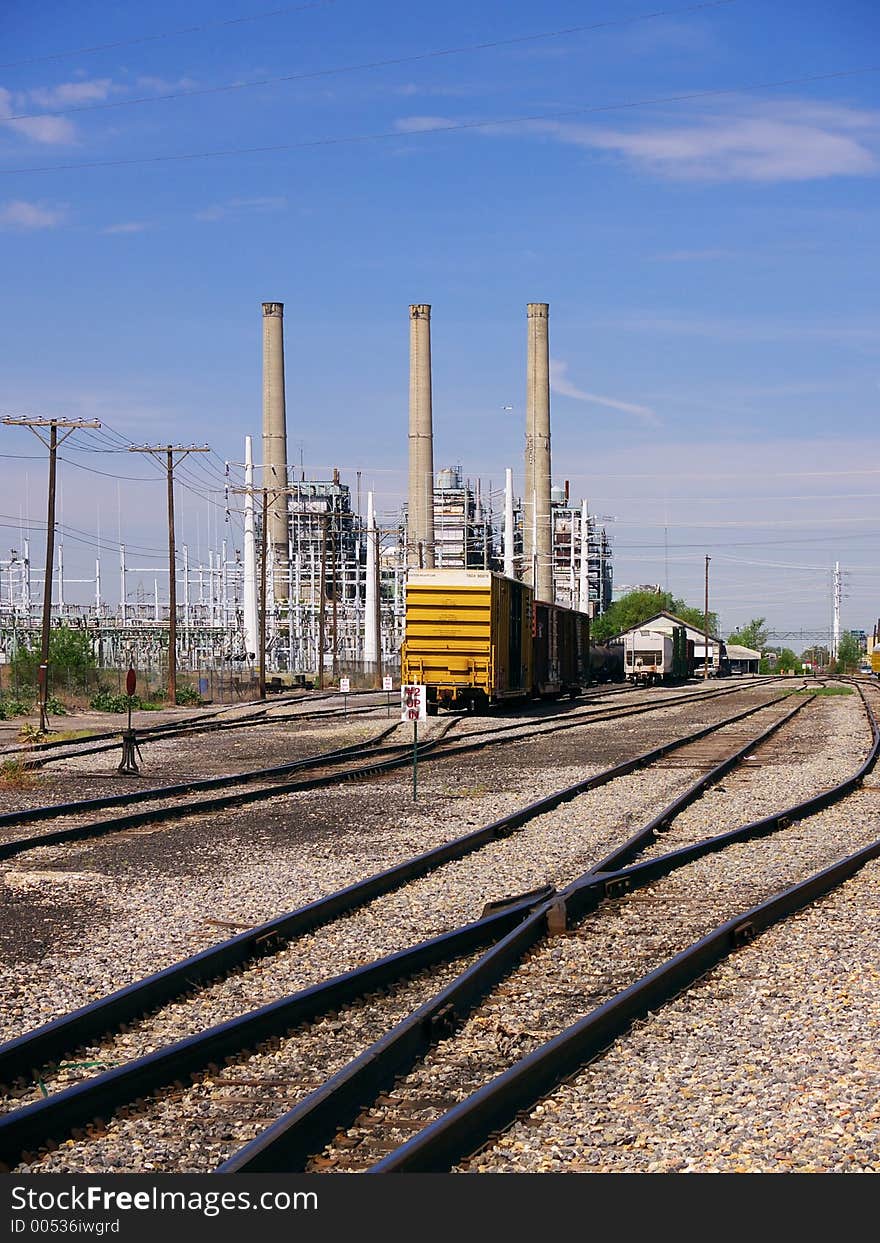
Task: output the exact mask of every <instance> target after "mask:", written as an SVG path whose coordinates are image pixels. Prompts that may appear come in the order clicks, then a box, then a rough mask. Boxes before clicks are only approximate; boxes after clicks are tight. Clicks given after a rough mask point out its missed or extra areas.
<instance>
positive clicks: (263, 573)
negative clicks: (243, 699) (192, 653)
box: [229, 463, 294, 699]
mask: <svg viewBox="0 0 880 1243" xmlns="http://www.w3.org/2000/svg"><path fill="white" fill-rule="evenodd" d="M249 465H250V466H251V467H252V465H253V464H252V463H251V464H249ZM229 491H230V493H232V494H233V495H236V496H238V495H242V496H246V497H249V498H251V501H252V500H253V496H254V493H255V492H259V493H260V494H261V495H262V497H263V505H262V530H261V532H260V599H259V601H258V607H257V613H258V618H257V626H258V631H259V649H260V650H259V656H258V660H259V662H260V663H259V670H258V678H259V681H258V684H257V685H258V688H259V696H260V699H265V698H266V595H267V591H268V584H267V569H266V567H267V565H268V561H269V536H268V528H269V493H270V492H271V493H272V496H273V499H275V498H276V497H277V496H280V495H282V494H283V495H284V496H290V495H292V493H293V491H294V489H293V488H283V487H278V488H255V487H253V486H251V485H248V486H247V487H244V488H230V489H229ZM288 607H292V606H291V602H290V601H289V600H288Z"/></svg>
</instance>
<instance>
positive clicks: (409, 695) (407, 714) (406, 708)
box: [400, 683, 428, 721]
mask: <svg viewBox="0 0 880 1243" xmlns="http://www.w3.org/2000/svg"><path fill="white" fill-rule="evenodd" d="M400 719H401V721H426V720H427V719H428V696H427V693H426V688H425V687H424V686H419V685H418V684H417V683H410V684H408V685H404V686H401V688H400Z"/></svg>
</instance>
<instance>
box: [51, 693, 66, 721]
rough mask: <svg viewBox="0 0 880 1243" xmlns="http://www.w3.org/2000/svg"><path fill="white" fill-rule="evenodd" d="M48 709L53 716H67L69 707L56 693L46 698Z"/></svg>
mask: <svg viewBox="0 0 880 1243" xmlns="http://www.w3.org/2000/svg"><path fill="white" fill-rule="evenodd" d="M46 711H47V712H51V713H52V715H53V716H67V709H66V708H65V706H64V704H63V703H62V702H61V700H60V699H59V698H58V697H57V696H56V695H50V696H49V697H48V699H47V700H46Z"/></svg>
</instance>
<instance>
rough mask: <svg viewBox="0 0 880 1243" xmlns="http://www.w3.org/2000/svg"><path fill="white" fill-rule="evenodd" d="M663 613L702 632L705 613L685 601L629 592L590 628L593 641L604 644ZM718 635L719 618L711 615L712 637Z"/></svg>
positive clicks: (659, 594) (653, 593)
mask: <svg viewBox="0 0 880 1243" xmlns="http://www.w3.org/2000/svg"><path fill="white" fill-rule="evenodd" d="M660 612H666V613H674V614H675V616H676V617H680V618H681V620H682V621H685V622H687V623H688V624H689V625H691V626H694V627H695V628H696V629H697V630H702V629H703V622H704V617H703V610H702V609H695V608H691V607H690V606H689V605H687V604H685V602H684V600H681V599H677V598H676V597H675V596H673V595H672V593H671V592H669V591H630V592H629V593H628V594H627V595H625V596H621V597H620V599H619V600H615V601H614V603H613V604H612V605H611V607H610V608H608V609H607V610H606V611H605V612H604V613H602V614H601V616H599V617H597V618H596V619H595V620H594V621H593V623H592V628H591V635H592V638H593V639H594V640H595V641H596V642H597V643H604V642H605V640H606V639H610V638H611V637H612V636H613V635H616V634H620V633H621V632H622V631H624V630H631V629H632V627H633V626H638V625H640V624H641V623H642V622H644V621H647V620H648V618H649V617H653V616H654V615H655V614H657V613H660ZM717 632H718V618H717V616H716V614H715V613H710V614H709V633H710V634H712V635H714V634H717Z"/></svg>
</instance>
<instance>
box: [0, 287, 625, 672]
mask: <svg viewBox="0 0 880 1243" xmlns="http://www.w3.org/2000/svg"><path fill="white" fill-rule="evenodd" d="M549 362H550V355H549V306H548V304H547V303H542V302H536V303H529V304H528V307H527V310H526V374H525V384H526V407H525V411H526V426H525V428H524V461H523V466H524V471H523V479H524V485H523V489H522V494H521V495H517V494H516V493H515V491H514V484H513V479H514V470H513V467H512V466H510V465H507V466H505V467H504V486H503V489H501V488H498V489H497V490H496V489H495V488H493V486H492V483H491V481H489V482H488V483H487V481H485V480H483V479H481V478H479V477H472V476H470V475H468V473H467V471H466V467H465V465H464V463H463V462H455V463H447V464H443V465H442V466H441V467H440V468H439V469H435V464H434V429H433V410H432V405H433V393H432V364H431V307H430V306H429V305H427V304H413V305H411V306H410V307H409V428H408V447H409V488H408V494H407V500H406V502H405V503H404V504H402V505H401V506H400V510H399V512H398V513H397V514H396V515H395V516H394V517H393V518H392V519H390V520H389V518H388V517H387V515H386V516H385V518H384V521H383V522H381V523H380V521H379V519H378V516H377V511H376V504H375V497H374V494H373V492H372V491H367V492H366V495H365V496H364V497H362V496H361V480H360V472H358V473H357V481H356V485H355V488H354V495H353V487H352V482H351V481H344V480H343V479H342V478H341V474H340V471H339V470H333V471H332V474H331V477H330V478H323V479H321V478H309V477H307V472H306V471H305V469H304V468H303V466H302V464H301V463H300V465H299V466H296V465H294V464H292V463H291V462H290V460H289V456H288V427H287V411H286V400H285V346H284V304H283V303H281V302H264V303H263V304H262V390H263V391H262V437H261V440H260V442H259V444H260V450H261V460H260V461H255V458H254V438H253V437H252V436H247V437H246V438H245V443H244V447H243V448H244V460H243V463H242V464H241V465H242V466H243V469H244V486H243V487H232V486H231V485H230V486H228V487H227V489H226V491H227V494H228V495H227V501H226V503H227V505H230V506H234V507H235V508H236V509H238V510H240V511H241V512H242V513H243V517H244V533H243V539H242V540H241V541H240V542H241V545H242V546H241V547H235V546H234V544H235V543H236V542H238V541H233V540H231V539H226V540H223V541H222V542H221V543H220V546H219V547H218V548H216V549H210V550H209V551H208V554H207V563H205V562H204V561H203V560H202V559H199V558H196V559H193V558H192V556H191V550H190V548H189V547H188V546H187V545H186V544H185V543H183V544H180V545H179V547H175V546H174V544H173V541H172V545H171V546H172V549H173V559H174V565H175V570H174V584H175V588H176V592H175V594H176V620H177V625H176V667H177V668H178V669H179V670H181V671H182V672H186V673H189V674H190V675H192V674H201V673H205V672H208V671H211V672H214V673H217V674H218V675H225V676H226V677H227V679H228V680H229V681H230V683H231V682H232V681H234V682H235V685H236V686H237V687H238V688H239V689H240V690H241V691H242V692H244V691H245V690H246V689H248V690H250V689H252V687H253V683H254V682H255V680H256V679H257V676H258V671H259V672H261V674H262V677H263V678H265V676H266V673H267V672H268V673H269V674H270V675H271V677H270V681H271V680H272V679H274V681H275V684H276V685H281V684H285V683H290V681H291V680H292V681H294V682H297V683H299V684H303V683H305V682H308V683H314V682H317V683H318V684H321V685H323V683H324V679H325V678H328V679H333V678H335V677H338V676H339V675H340V674H345V675H346V676H353V677H355V678H357V679H359V680H362V684H364V685H370V684H373V683H374V682H375V681H376V679H377V678H379V677H380V676H381V675H382V674H383V673H386V674H387V673H392V674H394V673H397V672H398V671H399V668H400V652H401V645H402V642H403V637H404V635H403V631H404V622H405V589H406V582H407V576H408V574H409V572H410V571H412V570H414V569H418V570H424V569H433V568H438V569H441V568H460V569H481V570H494V571H496V572H499V573H503V574H505V575H506V576H507V577H509V578H517V579H520V580H522V581H523V582H524V583H525V584H527V585H528V586H530V587H531V588H532V589H533V591H534V595H535V598H536V599H538V600H543V601H547V602H550V603H555V604H558V605H562V606H565V607H567V608H570V609H574V610H577V611H578V612H581V613H585V614H587V615H588V616H590V617H595V616H597V615H598V614H600V613H602V612H604V611H605V609H607V607H608V605H609V604H610V602H611V596H612V583H613V564H612V549H611V544H610V541H609V538H608V534H607V531H606V529H605V527H604V526H603V525H602V522H601V520H600V518H599V517H598V516H596V515H593V514H591V513H590V511H589V505H588V501H587V499H585V498H575V497H573V496H572V495H571V494H570V489H569V484H568V481H565V482H564V483H563V484H562V485H560V486H554V484H553V479H552V468H551V449H550V443H551V442H550V366H549ZM402 430H403V429H402V427H401V434H402ZM171 481H172V475H171V468H170V466H169V495H170V488H171ZM172 512H173V511H172ZM172 534H173V532H172ZM21 543H22V547H21V548H20V549H16V550H12V552H11V554H10V556H9V557H8V558H7V559H6V560H3V561H0V662H3V663H6V662H8V661H9V660H10V659H11V658H12V656H13V655H14V653H15V650H16V647H17V645H18V644H20V643H21V642H23V641H25V642H32V640H33V635H34V633H35V632H37V631H38V630H39V627H40V621H41V615H42V590H41V588H42V584H43V582H44V576H45V566H42V567H41V566H40V565H39V558H40V552H37V551H36V545H35V544H34V541H33V540H32V539H31V538H30V537H29V536H25V537H24V538H23V540H22V541H21ZM32 544H34V547H33V549H32ZM63 553H64V550H63V544H60V545H59V547H58V549H57V551H56V553H55V555H54V564H53V566H52V584H53V589H52V607H51V616H52V624H53V625H58V624H62V623H63V624H66V625H69V626H75V627H82V628H85V629H87V630H88V631H89V633H90V634H91V636H92V639H93V644H94V649H95V654H96V657H97V660H98V664H99V666H100V667H103V668H105V669H106V668H122V667H123V666H124V665H125V666H127V664H128V663H129V661H131V662H133V663H134V664H135V666H136V667H138V668H141V669H154V670H156V672H157V673H159V672H160V671H161V670H162V669H163V668H167V665H168V651H169V632H170V631H171V629H172V627H171V626H170V624H169V623H170V607H169V598H170V596H171V594H172V593H171V592H170V591H169V589H168V585H167V581H166V580H167V578H168V571H167V570H165V572H164V573H157V571H156V569H155V568H154V567H150V568H149V569H147V568H146V567H142V566H138V565H136V564H134V563H133V559H132V557H131V555H130V554H129V553H128V552H127V551H126V547H125V544H124V543H122V542H120V544H119V560H118V570H117V571H116V573H114V575H113V583H114V587H115V588H116V590H115V592H114V593H110V594H112V595H113V597H114V599H115V602H113V603H111V602H110V599H109V598H108V592H107V579H108V572H107V567H106V566H104V567H102V564H101V560H100V557H99V558H97V559H96V561H95V572H94V578H93V579H90V580H88V581H89V583H90V584H91V586H90V587H88V588H87V590H89V592H90V594H91V592H92V590H93V593H94V594H93V596H92V599H91V601H90V602H89V603H87V604H84V603H81V602H76V603H73V602H71V599H70V597H71V595H72V594H73V593H72V591H71V587H72V580H70V579H65V572H64V555H63ZM35 556H36V560H35V559H34V557H35ZM145 574H147V575H149V578H150V579H152V591H149V592H146V591H145V590H144V585H143V584H144V578H143V575H145ZM76 581H77V583H79V584H82V583H83V581H84V580H82V579H78V580H76ZM133 582H134V583H137V585H138V586H137V590H136V591H133V590H132V583H133ZM117 585H118V586H117Z"/></svg>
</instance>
